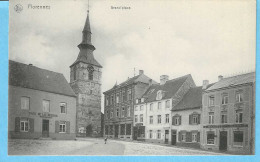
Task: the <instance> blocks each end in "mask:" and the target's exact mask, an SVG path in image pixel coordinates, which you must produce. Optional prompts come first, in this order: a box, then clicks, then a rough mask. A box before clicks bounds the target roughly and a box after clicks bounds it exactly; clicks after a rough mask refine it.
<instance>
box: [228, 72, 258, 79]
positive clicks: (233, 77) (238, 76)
mask: <svg viewBox="0 0 260 162" xmlns="http://www.w3.org/2000/svg"><path fill="white" fill-rule="evenodd" d="M251 73H255V71H253V72H248V73H243V74H238V75H234V76H229V77H224V78H223V79H229V78H235V77H239V76H241V75H247V74H251Z"/></svg>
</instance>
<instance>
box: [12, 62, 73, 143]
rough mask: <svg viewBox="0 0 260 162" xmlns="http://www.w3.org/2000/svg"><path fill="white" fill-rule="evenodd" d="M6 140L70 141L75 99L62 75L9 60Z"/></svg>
mask: <svg viewBox="0 0 260 162" xmlns="http://www.w3.org/2000/svg"><path fill="white" fill-rule="evenodd" d="M8 106H9V108H8V132H9V138H41V137H43V138H53V139H74V138H75V124H76V96H75V93H74V92H73V90H72V89H71V87H70V85H69V84H68V82H67V81H66V79H65V78H64V76H63V74H60V73H56V72H52V71H48V70H45V69H40V68H38V67H35V66H33V65H26V64H22V63H19V62H15V61H11V60H10V61H9V105H8Z"/></svg>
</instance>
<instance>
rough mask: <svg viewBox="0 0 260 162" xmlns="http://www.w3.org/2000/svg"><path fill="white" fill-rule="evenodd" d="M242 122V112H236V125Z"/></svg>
mask: <svg viewBox="0 0 260 162" xmlns="http://www.w3.org/2000/svg"><path fill="white" fill-rule="evenodd" d="M242 122H243V112H242V111H237V112H236V123H242Z"/></svg>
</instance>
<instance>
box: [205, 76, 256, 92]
mask: <svg viewBox="0 0 260 162" xmlns="http://www.w3.org/2000/svg"><path fill="white" fill-rule="evenodd" d="M254 82H255V72H252V73H246V74H241V75H236V76H233V77H228V78H223V79H222V80H220V81H218V82H216V83H215V84H214V85H212V86H211V87H209V88H208V89H207V90H206V91H211V90H216V89H220V88H225V87H229V86H236V85H240V84H246V83H254Z"/></svg>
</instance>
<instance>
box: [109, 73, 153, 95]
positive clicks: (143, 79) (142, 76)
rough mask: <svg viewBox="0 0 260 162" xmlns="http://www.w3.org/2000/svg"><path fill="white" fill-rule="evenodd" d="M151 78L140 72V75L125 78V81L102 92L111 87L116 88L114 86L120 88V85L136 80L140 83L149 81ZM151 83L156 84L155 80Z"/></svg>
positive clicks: (135, 81)
mask: <svg viewBox="0 0 260 162" xmlns="http://www.w3.org/2000/svg"><path fill="white" fill-rule="evenodd" d="M150 79H151V78H149V77H148V76H146V75H145V74H140V75H137V76H134V77H132V78H129V79H127V80H126V81H124V82H122V83H120V84H118V85H117V83H116V84H115V85H114V86H113V88H111V89H109V90H107V91H106V92H104V93H107V92H109V91H111V90H113V89H116V88H120V87H124V86H127V85H130V84H133V83H137V82H142V83H147V84H148V83H149V80H150ZM152 83H153V84H158V83H157V82H156V81H154V80H152Z"/></svg>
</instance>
